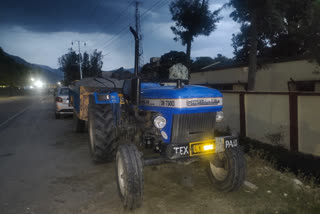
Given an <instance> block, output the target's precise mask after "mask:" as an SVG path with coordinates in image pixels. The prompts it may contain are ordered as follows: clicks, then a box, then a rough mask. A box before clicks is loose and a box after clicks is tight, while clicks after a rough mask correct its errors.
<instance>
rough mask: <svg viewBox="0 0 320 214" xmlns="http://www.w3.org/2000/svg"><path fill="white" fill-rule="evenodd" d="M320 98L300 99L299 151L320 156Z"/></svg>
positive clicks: (306, 97)
mask: <svg viewBox="0 0 320 214" xmlns="http://www.w3.org/2000/svg"><path fill="white" fill-rule="evenodd" d="M319 110H320V96H299V97H298V130H299V132H298V133H299V151H301V152H304V153H309V154H313V155H317V156H320V111H319Z"/></svg>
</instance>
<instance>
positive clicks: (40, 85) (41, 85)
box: [34, 80, 44, 88]
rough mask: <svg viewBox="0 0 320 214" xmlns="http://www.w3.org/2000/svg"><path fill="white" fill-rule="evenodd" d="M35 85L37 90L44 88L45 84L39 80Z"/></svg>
mask: <svg viewBox="0 0 320 214" xmlns="http://www.w3.org/2000/svg"><path fill="white" fill-rule="evenodd" d="M34 85H35V86H36V87H37V88H42V87H43V85H44V84H43V82H42V81H40V80H37V81H36V82H35V83H34Z"/></svg>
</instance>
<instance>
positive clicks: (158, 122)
mask: <svg viewBox="0 0 320 214" xmlns="http://www.w3.org/2000/svg"><path fill="white" fill-rule="evenodd" d="M153 124H154V126H155V127H157V128H158V129H162V128H163V127H165V126H166V124H167V120H166V118H164V117H162V116H160V115H159V116H156V117H155V118H154V120H153Z"/></svg>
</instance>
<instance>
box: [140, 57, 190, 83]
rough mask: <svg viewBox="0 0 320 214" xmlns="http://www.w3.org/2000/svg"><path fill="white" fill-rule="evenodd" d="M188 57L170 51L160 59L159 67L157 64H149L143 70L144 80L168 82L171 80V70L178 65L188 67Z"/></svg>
mask: <svg viewBox="0 0 320 214" xmlns="http://www.w3.org/2000/svg"><path fill="white" fill-rule="evenodd" d="M187 61H188V58H187V55H186V54H185V53H184V52H179V51H170V52H168V53H165V54H163V55H162V56H161V58H160V64H159V66H158V65H157V63H147V64H145V65H144V66H143V67H142V68H141V72H140V73H141V75H142V77H143V78H146V79H152V80H154V81H159V80H167V79H168V78H169V68H170V67H171V66H172V65H174V64H177V63H182V64H184V65H187Z"/></svg>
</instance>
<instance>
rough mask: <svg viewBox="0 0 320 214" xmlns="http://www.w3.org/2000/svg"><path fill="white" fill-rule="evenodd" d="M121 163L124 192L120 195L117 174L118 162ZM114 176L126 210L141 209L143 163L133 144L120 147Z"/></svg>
mask: <svg viewBox="0 0 320 214" xmlns="http://www.w3.org/2000/svg"><path fill="white" fill-rule="evenodd" d="M121 160H122V161H123V167H124V176H123V177H124V186H125V188H124V189H125V192H124V194H122V193H121V190H120V184H119V177H118V176H119V174H118V162H119V161H121ZM116 175H117V186H118V192H119V195H120V198H121V201H122V202H123V205H124V207H125V208H126V209H129V210H132V209H136V208H139V207H141V205H142V200H143V186H144V180H143V162H142V155H141V153H140V152H139V150H138V149H137V147H136V146H135V145H133V144H123V145H120V146H119V148H118V151H117V156H116Z"/></svg>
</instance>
